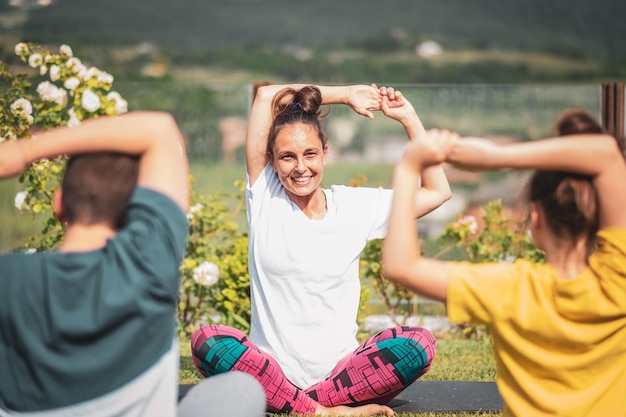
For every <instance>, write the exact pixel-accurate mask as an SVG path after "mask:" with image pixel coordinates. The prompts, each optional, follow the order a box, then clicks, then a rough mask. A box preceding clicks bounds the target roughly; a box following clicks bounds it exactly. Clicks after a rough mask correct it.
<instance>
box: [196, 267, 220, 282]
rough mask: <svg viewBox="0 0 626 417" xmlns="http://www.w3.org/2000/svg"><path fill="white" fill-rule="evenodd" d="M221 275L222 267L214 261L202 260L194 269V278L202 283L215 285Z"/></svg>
mask: <svg viewBox="0 0 626 417" xmlns="http://www.w3.org/2000/svg"><path fill="white" fill-rule="evenodd" d="M219 276H220V269H219V268H218V266H217V265H215V264H214V263H213V262H206V261H205V262H202V263H201V264H200V265H199V266H198V267H197V268H196V269H194V270H193V280H194V281H196V282H197V283H198V284H200V285H205V286H207V287H208V286H209V285H213V284H215V283H216V282H217V279H218V277H219Z"/></svg>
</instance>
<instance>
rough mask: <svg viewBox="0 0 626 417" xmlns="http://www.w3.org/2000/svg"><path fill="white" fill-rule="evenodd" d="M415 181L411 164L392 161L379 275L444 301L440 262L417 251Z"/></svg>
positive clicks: (444, 274)
mask: <svg viewBox="0 0 626 417" xmlns="http://www.w3.org/2000/svg"><path fill="white" fill-rule="evenodd" d="M418 165H419V164H418ZM417 168H420V167H419V166H418V167H417ZM415 181H417V171H416V170H415V166H413V167H411V166H409V165H407V164H406V163H405V162H404V161H402V162H400V163H399V164H398V165H396V168H395V169H394V179H393V188H394V200H393V205H392V209H391V215H390V219H389V226H388V232H387V237H386V238H385V239H384V240H383V269H384V271H383V275H384V276H385V278H387V279H388V280H390V281H391V282H395V283H397V284H399V285H401V286H403V287H405V288H407V289H409V290H411V291H414V292H416V293H418V294H422V295H424V296H426V297H429V298H432V299H434V300H439V301H445V300H446V297H447V288H448V278H447V272H446V269H445V265H444V263H443V262H441V261H438V260H434V259H427V258H423V257H422V256H421V254H420V245H419V236H418V232H417V229H416V227H415V219H414V217H413V211H412V203H413V200H414V198H415V188H414V184H415Z"/></svg>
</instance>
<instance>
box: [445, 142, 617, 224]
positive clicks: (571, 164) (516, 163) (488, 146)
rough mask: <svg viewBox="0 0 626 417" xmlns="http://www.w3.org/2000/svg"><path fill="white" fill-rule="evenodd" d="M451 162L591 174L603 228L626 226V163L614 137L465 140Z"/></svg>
mask: <svg viewBox="0 0 626 417" xmlns="http://www.w3.org/2000/svg"><path fill="white" fill-rule="evenodd" d="M447 160H448V161H449V162H450V163H453V164H456V165H459V166H461V167H465V168H474V169H534V170H549V171H566V172H575V173H580V174H585V175H590V176H592V177H593V178H594V185H595V187H596V190H597V193H598V199H599V203H600V227H601V228H605V227H626V210H624V207H626V164H625V161H624V156H623V155H622V153H621V152H620V150H619V147H618V145H617V141H616V140H615V138H613V137H612V136H609V135H603V134H579V135H570V136H560V137H555V138H549V139H542V140H535V141H529V142H519V143H514V144H510V145H496V144H494V143H492V142H490V141H488V140H486V139H480V138H465V139H462V140H459V141H458V142H456V144H455V146H454V147H453V148H452V151H451V152H450V154H449V155H448V157H447Z"/></svg>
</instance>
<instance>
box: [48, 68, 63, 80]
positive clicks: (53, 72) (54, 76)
mask: <svg viewBox="0 0 626 417" xmlns="http://www.w3.org/2000/svg"><path fill="white" fill-rule="evenodd" d="M60 73H61V67H59V66H58V65H56V64H53V65H50V81H57V80H58V79H59V78H60V77H61V74H60Z"/></svg>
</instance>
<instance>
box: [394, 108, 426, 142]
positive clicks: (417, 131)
mask: <svg viewBox="0 0 626 417" xmlns="http://www.w3.org/2000/svg"><path fill="white" fill-rule="evenodd" d="M400 123H401V124H402V127H404V131H405V132H406V135H407V137H408V138H409V140H412V139H414V138H416V137H418V136H420V135H423V134H424V133H425V132H426V129H424V125H423V124H422V121H421V120H420V118H419V116H418V115H417V113H415V112H413V113H412V114H410V115H407V116H406V117H405V118H403V119H402V120H400Z"/></svg>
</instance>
